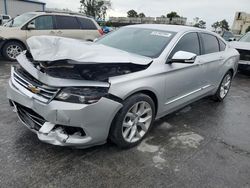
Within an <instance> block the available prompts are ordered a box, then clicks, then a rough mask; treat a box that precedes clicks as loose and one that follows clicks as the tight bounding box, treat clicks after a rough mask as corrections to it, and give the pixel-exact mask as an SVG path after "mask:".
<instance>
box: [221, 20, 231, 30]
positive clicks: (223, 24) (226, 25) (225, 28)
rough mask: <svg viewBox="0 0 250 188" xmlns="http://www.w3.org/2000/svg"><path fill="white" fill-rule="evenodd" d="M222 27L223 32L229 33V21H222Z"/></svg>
mask: <svg viewBox="0 0 250 188" xmlns="http://www.w3.org/2000/svg"><path fill="white" fill-rule="evenodd" d="M220 27H221V29H222V30H227V31H229V24H228V22H227V20H225V19H224V20H221V21H220Z"/></svg>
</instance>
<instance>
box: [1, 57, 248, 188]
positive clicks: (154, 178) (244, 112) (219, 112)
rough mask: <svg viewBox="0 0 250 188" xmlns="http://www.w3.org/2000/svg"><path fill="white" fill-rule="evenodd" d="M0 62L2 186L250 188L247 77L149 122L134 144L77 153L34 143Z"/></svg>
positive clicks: (4, 65)
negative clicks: (11, 100) (215, 97)
mask: <svg viewBox="0 0 250 188" xmlns="http://www.w3.org/2000/svg"><path fill="white" fill-rule="evenodd" d="M10 65H11V63H9V62H4V61H3V60H0V90H1V92H0V105H1V106H0V130H1V131H0V143H1V145H0V187H3V188H5V187H6V188H9V187H15V188H16V187H120V188H121V187H192V188H193V187H211V188H217V187H218V188H221V187H240V188H241V187H242V188H247V187H250V136H249V135H250V76H246V75H241V74H238V75H237V77H236V78H235V80H234V82H233V85H232V88H231V91H230V94H229V95H228V97H227V99H226V100H225V101H224V102H223V103H215V102H213V101H212V100H210V99H202V100H200V101H198V102H196V103H194V104H192V105H189V106H187V107H185V108H184V109H182V110H180V111H178V112H176V113H173V114H171V115H169V116H166V117H164V118H163V119H161V120H159V121H157V122H155V124H154V127H153V129H152V131H151V132H150V134H149V135H148V137H147V139H145V140H144V141H143V142H142V143H141V144H140V145H139V146H138V147H135V148H132V149H129V150H120V149H118V148H117V147H116V146H114V145H112V144H105V145H103V146H98V147H93V148H90V149H85V150H79V149H71V148H63V147H56V146H52V145H48V144H44V143H42V142H40V141H39V140H38V139H37V137H36V135H35V134H33V133H32V132H30V131H29V130H27V129H26V128H25V127H24V126H23V125H22V124H21V123H20V121H19V120H18V118H17V116H16V114H15V113H13V111H12V110H13V109H12V107H10V106H9V104H8V100H7V99H6V87H7V80H8V78H9V72H10Z"/></svg>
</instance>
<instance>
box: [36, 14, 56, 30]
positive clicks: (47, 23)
mask: <svg viewBox="0 0 250 188" xmlns="http://www.w3.org/2000/svg"><path fill="white" fill-rule="evenodd" d="M32 22H33V23H34V25H35V28H36V30H52V29H53V28H54V26H53V17H52V16H39V17H37V18H36V19H34V20H33V21H32Z"/></svg>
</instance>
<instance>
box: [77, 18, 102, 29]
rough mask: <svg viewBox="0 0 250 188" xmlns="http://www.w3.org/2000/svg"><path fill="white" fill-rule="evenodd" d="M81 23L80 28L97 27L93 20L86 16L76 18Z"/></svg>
mask: <svg viewBox="0 0 250 188" xmlns="http://www.w3.org/2000/svg"><path fill="white" fill-rule="evenodd" d="M77 19H78V20H79V22H80V24H81V28H82V29H86V30H96V29H97V27H96V25H95V24H94V22H93V21H92V20H90V19H87V18H79V17H78V18H77Z"/></svg>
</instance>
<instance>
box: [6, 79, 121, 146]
mask: <svg viewBox="0 0 250 188" xmlns="http://www.w3.org/2000/svg"><path fill="white" fill-rule="evenodd" d="M7 97H8V98H9V99H10V100H11V101H12V103H13V104H14V107H15V111H16V112H17V114H18V116H19V118H20V120H21V121H22V123H23V124H25V125H26V127H28V128H29V129H30V130H31V131H33V132H34V133H36V134H37V136H38V138H39V139H40V140H41V141H43V142H46V143H50V144H53V145H59V146H74V147H80V148H85V147H90V146H93V145H100V144H103V143H105V142H106V140H107V137H108V134H109V129H110V125H111V123H112V120H113V118H114V117H115V115H116V113H117V112H118V110H119V109H120V108H121V107H122V104H120V103H118V102H115V101H113V100H110V99H107V98H101V99H100V101H98V102H97V103H95V104H91V105H85V104H75V103H66V102H61V101H56V100H52V101H51V102H50V103H48V104H45V103H42V102H39V101H38V100H36V99H34V98H32V97H30V96H28V95H26V94H25V93H24V92H22V91H20V90H18V89H17V88H16V87H15V86H14V85H13V84H12V82H11V80H10V81H9V86H8V89H7ZM19 105H20V106H22V107H23V108H20V106H19ZM24 110H26V111H29V112H30V113H31V114H30V113H25V114H24V112H23V111H24ZM32 112H34V114H33V113H32ZM36 114H37V115H36ZM24 116H25V117H24ZM27 118H28V120H27ZM37 124H38V125H37ZM39 124H40V127H39ZM35 125H36V126H35ZM64 127H71V128H72V127H74V128H75V127H77V128H81V129H82V130H83V132H84V133H85V134H84V135H80V136H79V134H73V135H70V134H67V133H65V131H64Z"/></svg>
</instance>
